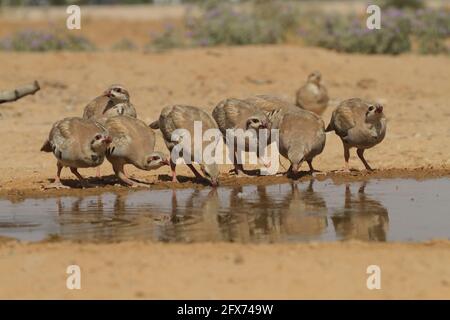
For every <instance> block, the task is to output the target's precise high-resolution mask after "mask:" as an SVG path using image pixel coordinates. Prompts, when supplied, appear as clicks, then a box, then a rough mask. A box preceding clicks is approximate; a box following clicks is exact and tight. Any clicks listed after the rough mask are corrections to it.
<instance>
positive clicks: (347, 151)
mask: <svg viewBox="0 0 450 320" xmlns="http://www.w3.org/2000/svg"><path fill="white" fill-rule="evenodd" d="M342 144H343V145H344V160H345V167H344V170H342V171H343V172H345V173H348V172H350V166H349V165H348V160H349V159H350V147H349V146H348V145H347V144H346V143H345V142H342Z"/></svg>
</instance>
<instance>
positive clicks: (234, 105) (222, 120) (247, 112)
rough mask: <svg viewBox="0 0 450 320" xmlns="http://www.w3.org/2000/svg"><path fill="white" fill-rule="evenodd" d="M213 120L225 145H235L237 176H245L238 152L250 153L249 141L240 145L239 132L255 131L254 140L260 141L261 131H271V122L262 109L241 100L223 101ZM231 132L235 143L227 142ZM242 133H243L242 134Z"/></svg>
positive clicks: (234, 159)
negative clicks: (228, 134)
mask: <svg viewBox="0 0 450 320" xmlns="http://www.w3.org/2000/svg"><path fill="white" fill-rule="evenodd" d="M212 116H213V118H214V119H215V120H216V122H217V125H218V126H219V130H220V131H221V132H222V135H223V139H224V141H225V143H228V144H229V143H234V154H233V165H234V172H235V174H236V175H242V174H245V170H244V167H243V165H242V163H238V162H240V161H238V159H239V157H238V156H240V154H238V151H240V150H241V148H242V149H243V151H244V150H245V151H249V145H250V142H249V139H245V141H244V145H243V146H239V145H238V140H239V139H238V136H237V133H238V132H239V131H238V130H239V129H240V130H242V131H243V132H244V133H245V132H251V131H249V130H254V131H253V132H254V133H255V134H256V136H255V137H254V138H256V139H259V138H263V137H260V136H259V134H260V129H270V128H269V122H268V119H267V116H266V114H265V113H264V111H263V110H261V109H260V108H258V107H256V106H254V105H252V104H250V103H248V102H246V101H245V100H240V99H226V100H223V101H221V102H220V103H219V104H218V105H217V106H216V107H215V108H214V110H213V112H212ZM228 130H231V133H232V136H234V137H235V138H234V141H232V142H230V141H227V131H228ZM242 131H241V132H242ZM256 151H257V156H258V157H259V151H260V150H259V148H257V149H256Z"/></svg>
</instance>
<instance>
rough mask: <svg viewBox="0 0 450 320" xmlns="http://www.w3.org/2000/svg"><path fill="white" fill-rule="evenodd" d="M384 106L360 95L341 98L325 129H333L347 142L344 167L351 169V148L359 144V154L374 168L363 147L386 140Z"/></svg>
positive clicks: (364, 162) (344, 142) (367, 165)
mask: <svg viewBox="0 0 450 320" xmlns="http://www.w3.org/2000/svg"><path fill="white" fill-rule="evenodd" d="M386 125H387V123H386V118H385V116H384V113H383V106H382V105H381V104H378V103H371V102H368V101H364V100H362V99H359V98H352V99H348V100H344V101H342V102H341V103H340V104H339V105H338V106H337V107H336V109H335V110H334V111H333V115H332V117H331V120H330V124H329V125H328V127H327V129H326V132H329V131H334V132H335V133H336V134H337V135H338V136H339V137H340V138H341V140H342V143H343V145H344V159H345V171H346V172H349V171H350V169H349V165H348V160H349V158H350V148H357V154H358V157H359V158H360V159H361V161H362V163H363V164H364V166H365V167H366V169H367V170H370V171H372V168H371V167H370V166H369V164H368V163H367V161H366V159H365V158H364V150H366V149H369V148H372V147H374V146H376V145H377V144H379V143H380V142H381V141H383V139H384V137H385V135H386Z"/></svg>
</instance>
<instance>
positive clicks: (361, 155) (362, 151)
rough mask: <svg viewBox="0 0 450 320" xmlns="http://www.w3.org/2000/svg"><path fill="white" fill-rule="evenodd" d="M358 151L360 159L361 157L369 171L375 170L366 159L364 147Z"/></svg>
mask: <svg viewBox="0 0 450 320" xmlns="http://www.w3.org/2000/svg"><path fill="white" fill-rule="evenodd" d="M356 153H357V154H358V157H359V159H361V161H362V163H363V164H364V166H365V167H366V169H367V170H368V171H373V169H372V168H371V167H370V166H369V164H368V163H367V161H366V159H364V149H357V150H356Z"/></svg>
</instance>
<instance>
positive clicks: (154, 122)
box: [148, 120, 159, 130]
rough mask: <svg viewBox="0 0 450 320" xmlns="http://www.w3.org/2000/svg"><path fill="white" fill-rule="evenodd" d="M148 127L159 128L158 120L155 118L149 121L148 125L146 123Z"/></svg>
mask: <svg viewBox="0 0 450 320" xmlns="http://www.w3.org/2000/svg"><path fill="white" fill-rule="evenodd" d="M148 126H149V127H150V128H152V129H155V130H156V129H159V120H156V121H153V122H152V123H150V124H149V125H148Z"/></svg>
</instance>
